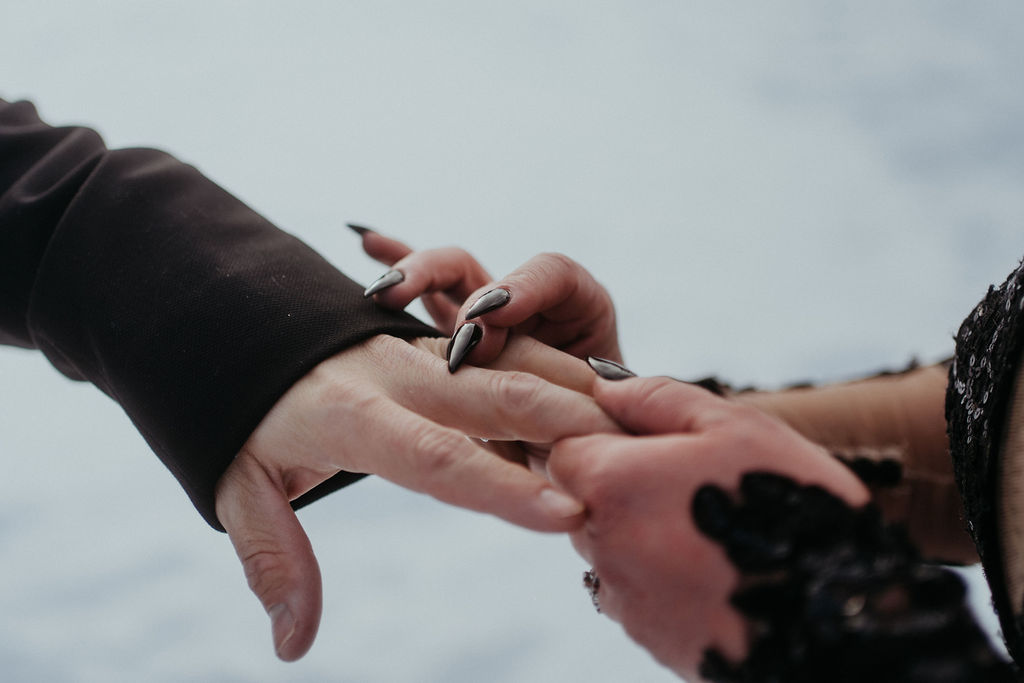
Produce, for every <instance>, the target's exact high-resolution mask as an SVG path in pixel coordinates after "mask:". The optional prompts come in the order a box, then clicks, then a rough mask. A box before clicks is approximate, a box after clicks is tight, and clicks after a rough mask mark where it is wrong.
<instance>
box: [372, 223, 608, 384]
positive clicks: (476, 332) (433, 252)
mask: <svg viewBox="0 0 1024 683" xmlns="http://www.w3.org/2000/svg"><path fill="white" fill-rule="evenodd" d="M362 230H363V232H362V239H363V248H364V250H365V251H366V252H367V253H368V254H369V255H370V256H372V257H374V258H375V259H377V260H378V261H381V262H382V263H385V264H387V265H389V266H391V268H392V269H391V270H390V271H388V272H387V273H385V274H384V275H383V276H381V278H380V279H379V280H378V282H377V283H375V284H373V285H371V286H370V287H369V288H368V289H367V291H368V292H370V295H371V296H373V298H374V301H376V302H377V303H378V304H380V305H382V306H386V307H388V308H395V309H401V308H404V307H405V306H407V305H408V304H409V303H410V302H411V301H413V300H414V299H416V298H417V297H419V298H421V299H422V301H423V304H424V306H425V307H426V308H427V311H428V312H429V313H430V314H431V316H432V317H433V318H434V322H435V324H436V325H437V326H438V327H439V328H440V329H442V330H444V331H446V332H448V333H449V334H453V335H455V338H456V339H458V338H459V337H463V338H465V340H466V341H467V342H468V341H470V340H471V339H472V338H473V337H474V336H475V339H472V343H471V344H469V345H468V348H467V349H466V351H465V353H464V354H462V353H460V354H459V355H456V352H454V351H453V353H452V356H451V358H450V361H451V366H452V371H453V372H454V370H455V369H457V368H458V366H459V365H460V364H461V363H462V362H463V360H465V361H466V362H469V363H471V364H474V365H486V364H487V363H490V362H492V361H493V360H495V359H496V358H498V356H499V355H500V354H501V353H502V349H503V348H504V347H505V345H506V343H507V340H508V339H509V337H510V335H513V334H514V335H523V336H530V337H533V338H534V339H537V340H538V341H540V342H543V343H544V344H547V345H549V346H551V347H553V348H556V349H559V350H561V351H564V352H565V353H567V354H569V355H571V356H575V357H577V358H586V357H587V356H596V357H599V358H605V359H608V360H612V361H615V362H617V363H621V362H622V352H621V351H620V350H619V341H618V333H617V331H616V325H615V306H614V304H613V303H612V299H611V296H610V295H609V294H608V291H607V290H606V289H605V288H604V287H602V286H601V285H600V284H599V283H598V282H597V280H595V279H594V277H593V276H592V275H591V274H590V273H589V272H587V270H586V269H585V268H583V267H582V266H581V265H580V264H578V263H576V262H575V261H573V260H572V259H570V258H569V257H568V256H565V255H563V254H539V255H538V256H535V257H533V258H532V259H530V260H529V261H527V262H526V263H525V264H523V265H522V266H520V267H519V268H517V269H515V270H514V271H512V272H511V273H510V274H508V275H507V276H506V277H504V278H502V279H500V280H496V281H495V280H492V278H491V277H490V275H488V273H487V271H486V270H485V269H484V268H483V266H481V265H480V264H479V263H478V262H477V261H476V259H474V258H473V257H472V256H471V255H470V254H469V253H467V252H466V251H464V250H462V249H456V248H444V249H430V250H426V251H417V252H414V251H412V250H411V249H410V248H409V247H407V246H406V245H404V244H402V243H401V242H399V241H398V240H395V239H392V238H390V237H386V236H384V235H381V234H380V233H377V232H374V231H372V230H367V229H362ZM395 273H399V274H400V275H395ZM467 323H472V324H473V326H472V327H471V326H468V325H467Z"/></svg>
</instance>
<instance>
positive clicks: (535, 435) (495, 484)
mask: <svg viewBox="0 0 1024 683" xmlns="http://www.w3.org/2000/svg"><path fill="white" fill-rule="evenodd" d="M523 342H525V343H523ZM523 342H520V343H517V344H516V345H514V348H512V349H510V353H507V354H505V355H506V356H507V357H506V358H503V359H502V361H501V363H499V364H498V365H499V367H503V368H506V369H511V368H510V366H511V365H516V366H519V367H523V368H527V369H528V370H530V371H532V372H539V373H545V372H547V371H548V370H551V373H552V376H553V378H554V381H555V382H561V383H563V384H565V385H567V386H576V387H580V386H585V385H586V383H587V382H589V379H590V376H591V372H590V370H589V369H588V368H587V367H586V366H585V365H584V364H583V363H580V362H579V361H577V360H575V359H572V358H569V357H566V356H565V355H564V354H561V353H559V352H557V351H554V350H552V349H548V348H546V347H543V346H541V345H539V344H537V343H536V342H531V341H530V340H523ZM446 343H447V342H446V340H444V339H441V338H437V339H417V340H413V341H412V342H405V341H403V340H401V339H396V338H394V337H387V336H379V337H374V338H372V339H370V340H368V341H366V342H363V343H362V344H360V345H357V346H354V347H352V348H350V349H348V350H346V351H343V352H341V353H339V354H338V355H336V356H334V357H332V358H330V359H328V360H326V361H324V362H322V363H321V364H320V365H318V366H317V367H316V368H315V369H314V370H313V371H312V372H310V373H309V374H308V375H306V377H304V378H303V379H302V380H300V381H299V382H298V383H296V384H295V385H294V386H293V387H292V388H291V389H289V390H288V392H287V393H285V394H284V396H282V397H281V398H280V399H279V400H278V402H277V403H276V404H275V406H274V408H273V409H272V410H271V411H270V412H269V413H268V414H267V415H266V417H265V418H264V419H263V421H262V422H261V423H260V425H259V426H258V427H257V429H256V430H255V431H254V432H253V434H252V436H251V437H250V438H249V440H248V442H247V443H246V444H245V446H244V447H243V448H242V450H241V452H240V453H239V454H238V456H237V457H236V459H235V460H234V461H233V463H232V464H231V465H230V467H229V468H228V470H227V471H226V472H225V473H224V475H223V476H222V477H221V479H220V481H219V483H218V487H217V497H216V510H217V515H218V518H219V519H220V521H221V523H222V524H223V525H224V527H225V529H226V530H227V532H228V535H229V536H230V538H231V541H232V543H233V544H234V546H235V550H236V552H237V553H238V556H239V558H240V559H241V561H242V564H243V567H244V570H245V574H246V577H247V579H248V581H249V585H250V587H251V588H252V590H253V591H254V592H255V593H256V595H257V597H259V599H260V601H261V602H262V603H263V605H264V607H265V608H266V609H267V612H268V614H269V615H270V617H271V619H272V629H273V638H274V645H275V649H276V650H277V653H278V656H279V657H281V658H282V659H285V660H294V659H298V658H299V657H301V656H302V655H303V654H305V652H306V651H307V650H308V649H309V647H310V646H311V645H312V643H313V639H314V637H315V635H316V631H317V627H318V624H319V619H320V610H321V583H320V573H319V568H318V566H317V562H316V558H315V557H314V555H313V550H312V547H311V546H310V544H309V540H308V538H307V537H306V534H305V532H304V531H303V530H302V527H301V525H300V524H299V521H298V519H297V518H296V516H295V513H294V512H293V510H292V508H291V506H290V505H289V502H290V501H292V500H294V499H295V498H297V497H298V496H300V495H302V494H303V493H305V492H306V491H309V490H310V489H312V488H313V487H315V486H316V485H318V484H320V483H322V482H324V481H326V480H327V479H329V478H330V477H332V476H333V475H335V474H337V473H338V472H342V471H346V472H359V473H372V474H378V475H380V476H382V477H384V478H386V479H389V480H390V481H393V482H394V483H396V484H399V485H400V486H403V487H406V488H409V489H411V490H413V491H419V492H423V493H426V494H428V495H431V496H433V497H435V498H437V499H439V500H442V501H444V502H447V503H451V504H453V505H457V506H460V507H464V508H467V509H470V510H476V511H479V512H486V513H490V514H494V515H497V516H499V517H501V518H503V519H506V520H508V521H510V522H512V523H514V524H518V525H520V526H524V527H526V528H529V529H534V530H538V531H568V530H570V529H574V528H577V527H578V526H579V525H580V524H582V522H583V507H582V505H581V504H580V503H579V502H577V501H576V500H574V499H572V498H571V497H569V496H567V495H566V494H564V493H561V492H559V491H557V490H556V489H555V488H553V487H552V486H551V484H550V483H549V482H548V481H547V480H546V479H545V478H543V477H542V476H540V475H538V474H535V473H533V472H530V471H529V470H528V469H526V468H524V467H522V466H520V465H518V464H514V463H512V462H509V461H507V460H503V459H502V458H499V457H497V456H496V455H494V454H493V453H492V452H490V451H488V450H485V449H484V448H483V447H481V446H480V445H479V444H476V443H474V442H473V441H471V440H470V439H468V438H466V435H470V436H473V437H478V438H486V439H495V440H503V441H519V440H522V441H528V442H535V443H538V444H547V443H551V442H554V441H556V440H558V439H561V438H565V437H567V436H574V435H582V434H590V433H594V432H612V431H617V427H616V425H615V424H614V423H613V422H612V421H611V420H610V419H609V418H608V417H607V416H606V415H605V414H604V413H603V412H602V411H601V409H600V408H598V407H597V405H596V404H595V403H594V402H593V400H592V399H591V398H590V397H589V396H586V395H584V394H582V393H579V392H578V391H573V390H572V389H568V388H565V387H564V386H560V385H558V384H553V383H551V382H548V381H546V380H544V379H541V378H540V377H538V376H537V375H534V374H530V372H521V371H519V372H498V371H495V370H490V369H483V368H475V367H474V368H467V369H466V371H465V372H461V373H459V374H458V375H457V376H452V375H451V374H450V373H449V372H448V370H447V368H446V366H445V363H444V361H443V360H442V359H441V358H440V357H439V354H441V353H442V352H443V348H444V346H445V345H446ZM552 354H554V356H555V357H553V356H552ZM582 378H586V379H585V380H584V379H582Z"/></svg>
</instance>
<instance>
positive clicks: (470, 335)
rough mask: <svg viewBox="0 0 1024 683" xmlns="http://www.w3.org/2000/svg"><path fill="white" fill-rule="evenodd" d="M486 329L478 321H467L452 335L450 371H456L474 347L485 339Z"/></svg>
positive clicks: (449, 346)
mask: <svg viewBox="0 0 1024 683" xmlns="http://www.w3.org/2000/svg"><path fill="white" fill-rule="evenodd" d="M483 336H484V331H483V329H482V328H481V327H480V326H479V325H477V324H476V323H466V324H465V325H463V326H462V327H460V328H459V330H458V331H457V332H456V333H455V334H454V335H453V336H452V340H451V342H450V343H449V344H448V353H447V354H446V356H447V358H448V372H455V371H456V370H458V369H459V366H460V365H462V361H464V360H466V356H468V355H469V352H470V351H472V350H473V347H474V346H476V345H477V344H479V343H480V340H481V339H483Z"/></svg>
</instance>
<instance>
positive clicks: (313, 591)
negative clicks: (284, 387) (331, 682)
mask: <svg viewBox="0 0 1024 683" xmlns="http://www.w3.org/2000/svg"><path fill="white" fill-rule="evenodd" d="M216 509H217V517H218V519H220V522H221V524H223V525H224V528H225V529H226V530H227V532H228V537H229V538H230V539H231V543H232V545H234V547H235V552H236V553H237V554H238V558H239V559H240V560H241V561H242V568H243V570H244V571H245V577H246V579H247V580H248V582H249V588H251V589H252V591H253V593H255V594H256V597H257V598H259V600H260V602H261V603H262V604H263V608H264V609H265V610H266V611H267V614H268V615H269V616H270V619H271V631H272V635H273V639H274V650H275V651H276V652H277V656H278V657H280V658H281V659H283V660H284V661H286V662H290V661H294V660H296V659H299V658H300V657H302V656H303V655H304V654H306V652H307V651H308V650H309V648H310V646H312V645H313V640H314V639H315V638H316V631H317V628H318V627H319V625H320V612H321V607H322V596H321V583H320V567H319V566H318V565H317V561H316V557H315V556H314V555H313V548H312V546H311V545H310V543H309V538H308V537H307V536H306V532H305V531H303V529H302V526H301V525H300V524H299V520H298V518H297V517H296V516H295V512H294V510H292V508H291V505H290V504H289V503H288V498H287V497H286V496H285V494H284V493H283V491H282V490H281V488H279V487H278V486H277V485H276V484H275V483H274V481H273V479H272V478H271V477H270V475H269V474H268V473H267V471H266V470H265V469H264V468H263V466H262V465H260V464H259V462H258V461H257V460H256V459H255V458H253V457H252V456H251V455H249V454H248V453H247V452H246V451H243V452H242V453H240V454H239V456H238V457H237V458H235V460H234V462H232V463H231V466H230V467H229V468H228V470H227V471H226V472H225V473H224V475H223V476H222V477H221V479H220V481H219V482H218V484H217V497H216Z"/></svg>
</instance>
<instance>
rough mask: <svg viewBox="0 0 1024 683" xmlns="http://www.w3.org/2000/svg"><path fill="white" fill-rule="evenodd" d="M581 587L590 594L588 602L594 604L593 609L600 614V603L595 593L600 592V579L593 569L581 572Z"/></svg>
mask: <svg viewBox="0 0 1024 683" xmlns="http://www.w3.org/2000/svg"><path fill="white" fill-rule="evenodd" d="M583 587H584V588H586V589H587V592H588V593H590V601H591V602H592V603H594V609H596V610H597V611H598V612H600V611H601V601H600V598H598V596H597V592H598V591H599V590H601V579H600V578H599V577H598V575H597V572H595V571H594V570H593V569H588V570H587V571H585V572H583Z"/></svg>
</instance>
